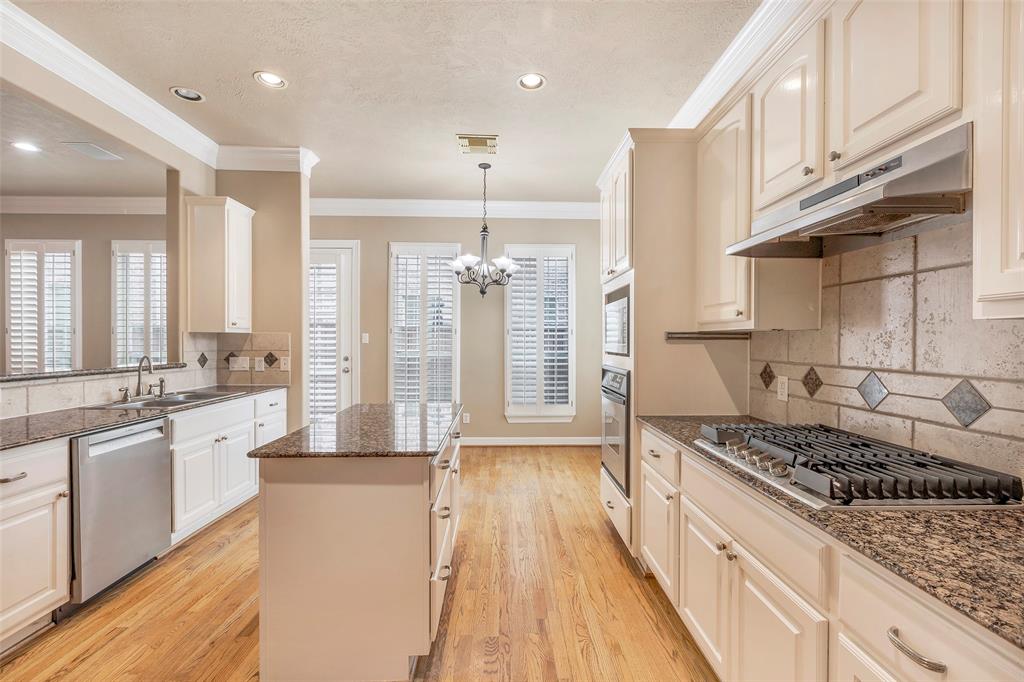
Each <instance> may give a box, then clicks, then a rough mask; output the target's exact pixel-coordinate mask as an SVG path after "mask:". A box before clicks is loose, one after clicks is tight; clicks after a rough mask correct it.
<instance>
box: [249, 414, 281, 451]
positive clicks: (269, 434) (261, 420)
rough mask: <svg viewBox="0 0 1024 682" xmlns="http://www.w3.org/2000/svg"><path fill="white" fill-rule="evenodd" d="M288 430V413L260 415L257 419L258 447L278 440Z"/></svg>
mask: <svg viewBox="0 0 1024 682" xmlns="http://www.w3.org/2000/svg"><path fill="white" fill-rule="evenodd" d="M287 432H288V426H287V415H286V414H285V413H284V412H277V413H274V414H268V415H266V416H264V417H258V418H257V419H256V447H260V446H261V445H266V444H267V443H269V442H270V441H273V440H277V439H278V438H281V437H282V436H284V435H285V434H286V433H287Z"/></svg>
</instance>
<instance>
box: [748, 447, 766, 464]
mask: <svg viewBox="0 0 1024 682" xmlns="http://www.w3.org/2000/svg"><path fill="white" fill-rule="evenodd" d="M743 454H744V458H745V459H746V460H747V464H753V465H754V466H757V460H758V459H760V458H761V457H763V456H764V453H763V452H761V451H760V450H758V449H757V448H750V449H749V450H747V451H746V452H745V453H743Z"/></svg>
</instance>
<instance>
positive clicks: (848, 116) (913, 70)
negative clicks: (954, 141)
mask: <svg viewBox="0 0 1024 682" xmlns="http://www.w3.org/2000/svg"><path fill="white" fill-rule="evenodd" d="M962 17H963V7H962V3H961V0H903V1H901V2H877V1H874V2H872V1H867V0H840V1H839V2H837V3H836V4H835V6H834V7H833V8H832V11H831V14H830V16H829V26H830V32H829V38H830V46H829V63H830V64H831V69H830V71H831V82H830V84H829V92H830V93H831V107H830V112H829V119H830V126H829V156H828V158H829V160H830V161H831V162H833V164H834V165H833V167H834V168H836V169H839V168H845V167H847V166H849V165H851V164H854V163H857V162H858V161H860V160H862V159H864V158H865V157H867V156H869V155H870V154H872V153H874V152H876V151H879V150H881V149H883V148H885V147H886V146H888V145H890V144H892V143H894V142H896V141H898V140H901V139H903V138H905V137H907V136H908V135H910V134H911V133H913V132H915V131H917V130H920V129H921V128H923V127H925V126H927V125H928V124H930V123H933V122H935V121H937V120H939V119H941V118H943V117H945V116H946V115H948V114H951V113H954V112H956V111H959V109H960V107H961V83H962V82H963V74H962V66H961V54H962V42H963V24H962Z"/></svg>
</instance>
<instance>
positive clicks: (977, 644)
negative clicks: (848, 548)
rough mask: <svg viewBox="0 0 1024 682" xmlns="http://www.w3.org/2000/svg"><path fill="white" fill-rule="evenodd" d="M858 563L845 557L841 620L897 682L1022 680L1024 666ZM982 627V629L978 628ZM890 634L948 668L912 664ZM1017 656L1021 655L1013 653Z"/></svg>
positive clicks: (922, 597) (909, 588) (908, 589)
mask: <svg viewBox="0 0 1024 682" xmlns="http://www.w3.org/2000/svg"><path fill="white" fill-rule="evenodd" d="M897 581H898V579H897V578H895V577H889V576H883V575H882V574H881V573H879V572H877V571H876V570H875V569H873V568H869V567H868V566H866V565H865V564H863V563H861V561H860V560H859V559H857V558H854V557H853V556H851V555H849V554H843V556H842V560H841V562H840V574H839V620H840V621H841V623H842V625H843V629H844V630H848V631H849V632H851V633H852V634H853V635H855V636H856V638H857V641H859V642H861V643H863V646H864V648H865V649H866V650H867V651H868V652H869V653H870V654H871V655H872V656H873V657H874V658H875V659H876V660H877V662H878V663H879V664H880V665H881V666H884V668H885V669H886V670H888V671H891V673H892V675H893V677H895V678H897V679H913V680H943V681H944V682H953V681H958V680H1020V679H1024V666H1021V665H1020V664H1016V663H1014V662H1013V661H1012V660H1011V659H1009V658H1007V657H1005V656H1003V655H1001V654H1000V653H999V652H997V651H994V650H993V649H992V648H990V647H989V646H988V645H987V644H986V643H984V642H982V641H980V640H978V639H974V638H973V637H972V636H971V635H970V632H969V630H966V629H965V628H964V627H963V626H960V625H958V624H956V623H955V622H954V621H953V620H952V619H951V618H950V617H949V616H946V615H944V614H942V613H941V612H940V611H939V610H938V609H936V608H935V606H938V604H936V605H934V606H933V605H931V604H928V603H927V602H926V600H927V599H929V598H928V597H927V596H926V595H920V596H918V595H916V594H913V592H912V591H916V589H915V588H913V587H912V586H910V585H907V586H906V587H904V586H902V585H898V582H897ZM978 627H980V626H978ZM890 628H896V629H897V631H898V635H896V633H894V635H896V636H898V639H899V640H900V641H902V642H903V644H904V645H906V647H909V649H910V650H912V651H914V652H917V654H919V655H920V656H924V657H926V658H928V659H931V660H933V661H939V662H941V663H943V664H945V665H946V666H947V668H948V670H947V671H946V672H945V673H941V672H933V671H930V670H927V669H926V668H925V667H923V666H922V665H920V664H919V663H916V662H915V661H914V660H912V658H911V656H912V654H910V655H908V653H903V652H901V651H900V650H899V649H898V648H897V646H896V645H895V644H894V643H893V642H892V641H890V637H889V632H890ZM1015 653H1017V654H1018V658H1019V652H1015Z"/></svg>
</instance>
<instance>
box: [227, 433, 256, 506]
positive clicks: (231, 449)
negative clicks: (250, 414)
mask: <svg viewBox="0 0 1024 682" xmlns="http://www.w3.org/2000/svg"><path fill="white" fill-rule="evenodd" d="M219 438H220V443H219V444H218V446H219V448H220V452H219V453H218V457H217V459H218V462H219V463H220V467H221V475H220V476H218V479H219V486H218V490H217V493H218V498H217V501H218V504H225V503H228V502H231V501H232V500H234V499H235V498H237V497H239V496H242V495H246V494H247V493H248V494H251V493H252V492H253V491H254V490H255V489H256V488H257V487H258V485H259V479H258V478H257V475H256V460H255V459H252V458H251V457H249V456H248V455H249V452H250V451H251V450H252V449H253V448H254V447H255V444H254V442H253V428H252V424H251V423H249V422H243V423H241V424H238V425H237V426H235V427H233V428H229V429H225V430H224V435H222V436H220V437H219Z"/></svg>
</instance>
